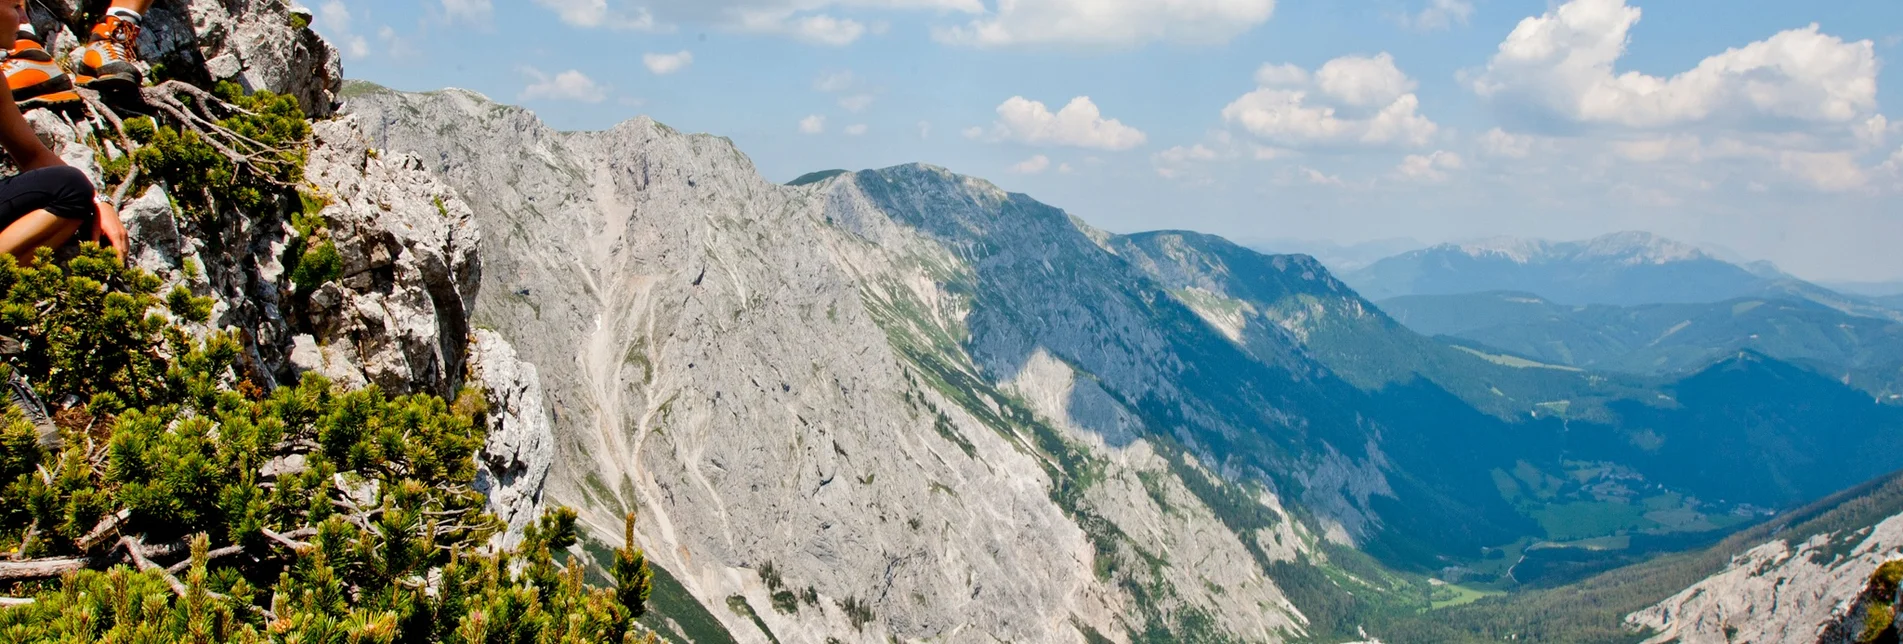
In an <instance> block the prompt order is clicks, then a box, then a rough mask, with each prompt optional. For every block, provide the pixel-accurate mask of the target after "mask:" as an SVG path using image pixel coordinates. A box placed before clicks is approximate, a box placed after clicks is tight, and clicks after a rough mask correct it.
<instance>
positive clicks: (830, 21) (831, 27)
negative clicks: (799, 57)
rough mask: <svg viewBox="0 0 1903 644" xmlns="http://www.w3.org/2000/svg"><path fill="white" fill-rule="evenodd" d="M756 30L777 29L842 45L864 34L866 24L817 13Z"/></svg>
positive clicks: (815, 41) (821, 43)
mask: <svg viewBox="0 0 1903 644" xmlns="http://www.w3.org/2000/svg"><path fill="white" fill-rule="evenodd" d="M757 31H779V32H783V33H787V34H791V35H792V36H793V37H794V38H798V39H800V40H804V41H806V42H809V43H813V44H818V45H831V46H834V47H843V46H845V45H850V44H852V43H853V41H856V40H858V39H859V37H860V36H863V35H865V34H866V26H865V25H863V24H860V23H859V21H857V20H853V19H850V18H835V17H833V16H828V15H817V16H805V17H802V18H797V19H793V20H788V21H775V22H773V23H770V24H769V25H767V26H763V27H762V28H759V29H757Z"/></svg>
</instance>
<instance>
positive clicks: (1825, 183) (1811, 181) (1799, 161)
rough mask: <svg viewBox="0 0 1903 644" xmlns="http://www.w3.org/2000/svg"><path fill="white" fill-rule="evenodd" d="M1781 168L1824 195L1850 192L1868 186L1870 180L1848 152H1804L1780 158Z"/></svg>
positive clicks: (1781, 155) (1779, 156) (1793, 152)
mask: <svg viewBox="0 0 1903 644" xmlns="http://www.w3.org/2000/svg"><path fill="white" fill-rule="evenodd" d="M1778 167H1779V168H1781V169H1783V170H1784V172H1785V173H1786V174H1787V175H1789V176H1790V177H1792V178H1794V179H1796V180H1798V181H1800V182H1803V183H1804V184H1805V185H1807V186H1809V187H1811V188H1814V189H1817V190H1821V191H1824V192H1849V191H1852V190H1857V189H1859V188H1863V187H1864V186H1865V185H1867V184H1869V182H1870V177H1869V174H1868V173H1866V172H1865V171H1864V169H1863V166H1862V165H1860V164H1858V163H1857V158H1856V156H1855V155H1853V154H1851V153H1849V152H1801V151H1795V150H1786V151H1784V152H1782V153H1779V155H1778Z"/></svg>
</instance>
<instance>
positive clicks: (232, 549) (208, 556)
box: [165, 546, 245, 575]
mask: <svg viewBox="0 0 1903 644" xmlns="http://www.w3.org/2000/svg"><path fill="white" fill-rule="evenodd" d="M244 551H245V547H244V546H225V547H223V548H219V549H217V550H213V551H211V552H207V553H205V563H207V564H209V563H211V562H213V561H217V560H219V559H223V558H225V557H230V556H233V555H240V554H244ZM191 567H192V560H191V558H190V557H187V558H185V560H183V561H180V562H178V563H175V564H172V565H171V566H169V567H167V568H166V569H165V572H167V573H169V574H174V575H176V574H179V573H181V572H185V571H186V570H189V569H190V568H191Z"/></svg>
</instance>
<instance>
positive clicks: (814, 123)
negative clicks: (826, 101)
mask: <svg viewBox="0 0 1903 644" xmlns="http://www.w3.org/2000/svg"><path fill="white" fill-rule="evenodd" d="M825 131H826V117H824V116H820V115H818V114H814V115H812V116H808V117H806V118H803V119H800V134H819V133H821V132H825Z"/></svg>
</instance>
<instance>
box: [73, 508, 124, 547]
mask: <svg viewBox="0 0 1903 644" xmlns="http://www.w3.org/2000/svg"><path fill="white" fill-rule="evenodd" d="M131 517H132V511H131V510H120V511H118V512H114V513H112V514H108V515H106V518H104V519H100V520H99V524H98V525H95V526H93V529H92V530H89V531H87V532H86V536H83V537H80V538H79V541H78V542H76V543H75V544H74V545H77V546H79V549H80V550H87V551H90V550H92V549H93V547H94V546H97V545H99V544H101V543H104V542H105V540H106V538H107V537H109V536H111V534H112V533H113V532H115V531H117V530H118V529H119V524H121V523H124V522H125V520H126V519H129V518H131Z"/></svg>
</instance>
